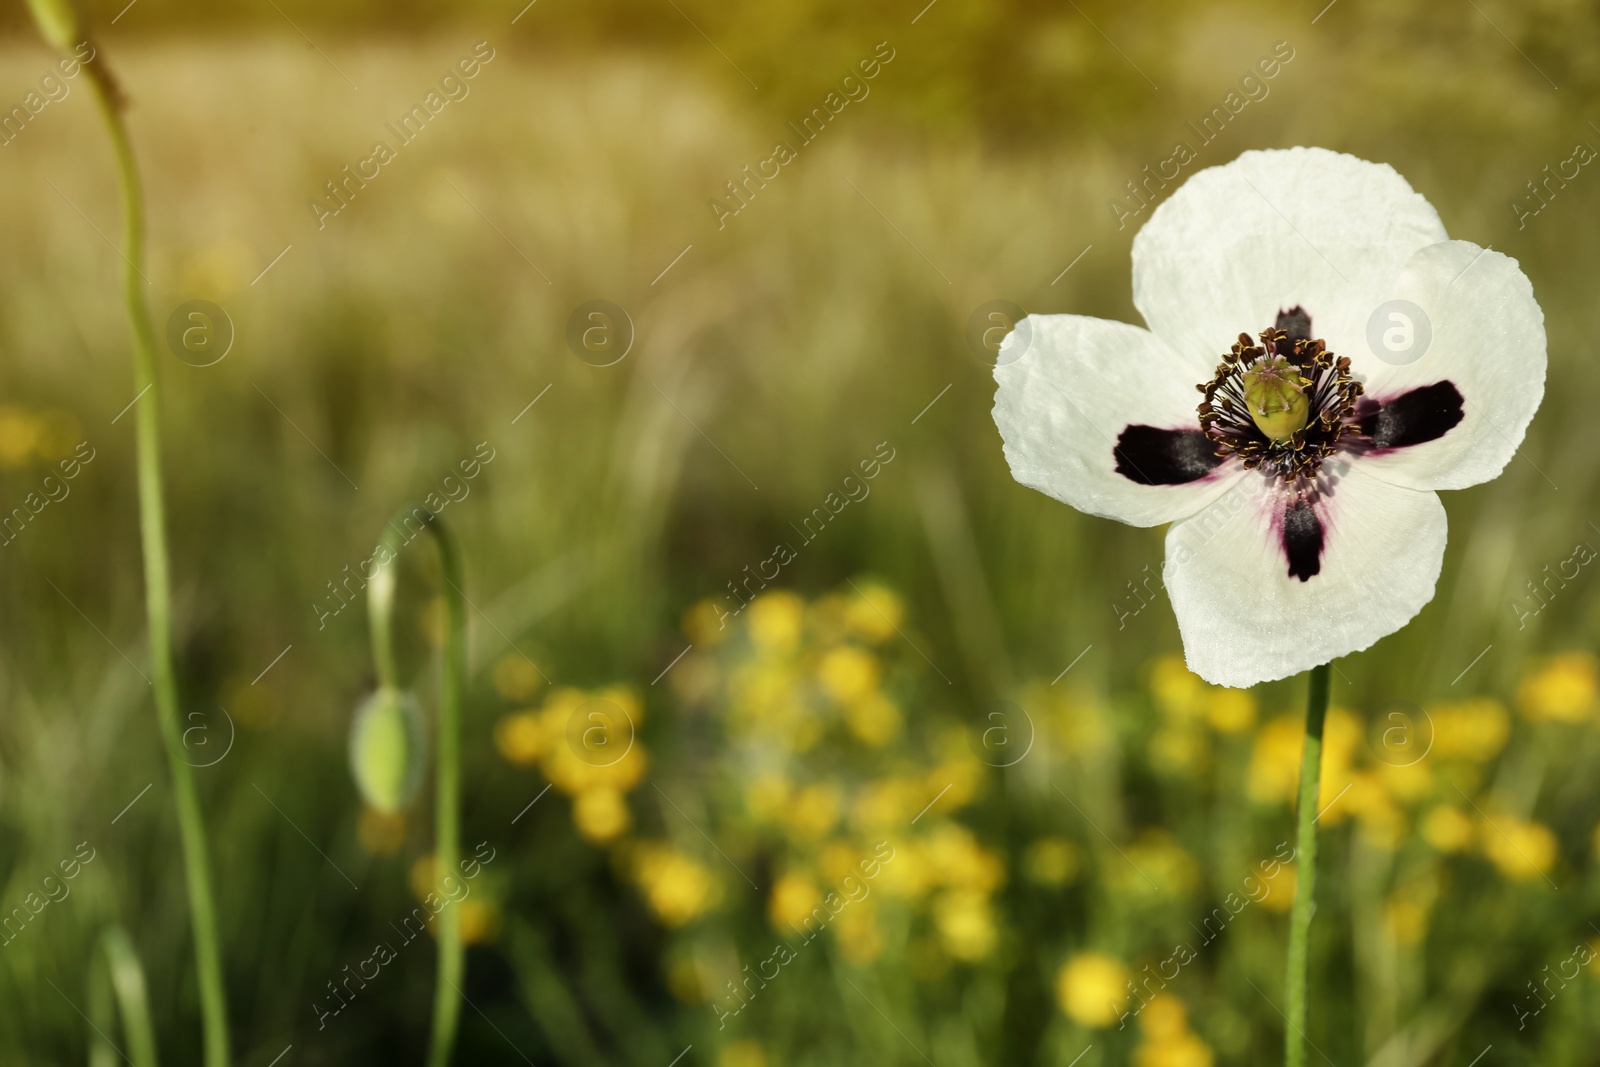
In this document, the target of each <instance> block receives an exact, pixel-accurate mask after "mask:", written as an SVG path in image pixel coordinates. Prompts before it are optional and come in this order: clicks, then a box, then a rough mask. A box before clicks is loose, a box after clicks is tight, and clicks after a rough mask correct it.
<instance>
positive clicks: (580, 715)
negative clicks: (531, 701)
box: [494, 686, 648, 845]
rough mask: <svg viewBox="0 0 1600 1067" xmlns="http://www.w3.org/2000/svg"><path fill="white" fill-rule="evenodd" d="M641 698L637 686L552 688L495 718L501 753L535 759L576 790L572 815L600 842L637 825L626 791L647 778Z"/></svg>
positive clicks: (517, 759) (525, 762)
mask: <svg viewBox="0 0 1600 1067" xmlns="http://www.w3.org/2000/svg"><path fill="white" fill-rule="evenodd" d="M643 718H644V705H643V704H642V703H641V702H640V700H639V697H638V695H637V694H636V693H634V692H633V690H631V689H629V688H627V687H625V686H612V687H610V688H607V689H599V690H595V691H594V692H586V691H584V690H581V689H572V688H561V689H556V690H553V691H552V692H551V693H550V694H549V695H548V696H547V697H546V698H545V701H544V704H543V705H542V706H540V707H538V708H528V709H524V710H521V711H514V712H512V713H510V714H509V715H506V716H504V717H503V718H502V719H501V720H500V722H499V723H498V724H496V726H495V732H494V739H495V745H496V746H497V747H498V748H499V749H500V754H501V755H503V756H504V757H505V758H506V759H507V760H508V761H510V762H511V763H512V764H514V765H516V766H518V767H537V768H539V770H540V772H541V773H542V774H543V775H544V777H545V779H546V780H547V781H549V782H550V784H551V785H553V786H555V788H557V789H559V790H560V791H561V792H563V793H565V794H566V795H567V796H569V797H571V798H572V821H573V823H574V824H576V826H577V828H578V832H579V833H581V834H582V835H583V836H584V837H586V838H587V839H589V840H590V841H592V842H594V843H595V844H597V845H604V844H609V843H610V842H612V841H615V840H616V839H618V838H619V837H621V836H622V835H623V834H625V833H626V832H627V831H628V830H629V828H630V827H631V826H632V825H633V817H632V814H631V813H630V812H629V810H628V804H627V801H626V799H625V797H626V794H627V793H628V791H629V790H631V789H632V788H633V787H634V786H636V785H638V784H639V782H640V781H641V780H643V778H644V772H645V767H646V766H647V763H648V760H647V757H646V755H645V751H644V746H643V745H642V744H641V743H640V742H639V739H638V736H637V734H638V728H639V723H640V722H641V721H642V719H643Z"/></svg>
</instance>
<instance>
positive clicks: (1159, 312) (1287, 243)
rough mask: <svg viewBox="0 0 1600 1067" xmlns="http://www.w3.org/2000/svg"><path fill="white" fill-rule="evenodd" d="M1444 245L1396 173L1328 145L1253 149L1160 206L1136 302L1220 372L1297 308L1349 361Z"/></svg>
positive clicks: (1141, 264)
mask: <svg viewBox="0 0 1600 1067" xmlns="http://www.w3.org/2000/svg"><path fill="white" fill-rule="evenodd" d="M1445 239H1446V235H1445V232H1444V224H1443V223H1441V222H1440V221H1439V215H1438V213H1437V212H1435V211H1434V210H1433V208H1432V207H1431V206H1430V205H1429V204H1428V202H1427V201H1426V200H1424V199H1423V198H1422V196H1421V195H1419V194H1418V193H1416V192H1414V191H1413V190H1412V188H1411V186H1410V185H1409V184H1407V183H1406V180H1405V179H1404V178H1402V177H1401V176H1400V175H1399V174H1396V173H1395V171H1394V169H1393V168H1392V167H1389V166H1387V165H1385V164H1380V163H1368V162H1366V161H1365V160H1361V159H1357V158H1356V157H1354V156H1349V155H1344V154H1342V153H1339V152H1330V151H1328V150H1327V149H1324V148H1292V149H1287V150H1278V151H1265V152H1246V153H1244V154H1243V155H1242V156H1240V157H1239V158H1238V159H1236V160H1234V161H1233V162H1231V163H1228V164H1225V165H1223V166H1220V167H1211V168H1209V169H1207V170H1203V171H1200V172H1199V173H1197V174H1196V175H1195V176H1194V177H1192V178H1190V179H1189V180H1188V181H1187V182H1185V183H1184V184H1183V186H1182V187H1181V188H1180V189H1178V191H1177V192H1175V193H1173V194H1172V196H1171V198H1169V199H1168V200H1167V201H1166V202H1165V203H1163V204H1162V205H1161V206H1160V207H1158V208H1156V210H1155V213H1154V214H1153V215H1151V217H1150V221H1149V222H1148V223H1147V224H1146V225H1145V227H1144V228H1143V229H1142V230H1140V231H1139V235H1138V237H1137V238H1136V239H1135V240H1134V242H1133V302H1134V305H1135V306H1136V307H1138V309H1139V311H1140V313H1141V314H1143V315H1144V319H1145V322H1147V323H1148V324H1149V325H1150V329H1151V330H1153V331H1154V332H1155V333H1157V334H1159V335H1160V336H1161V337H1162V338H1163V339H1164V340H1166V341H1167V343H1168V344H1170V345H1172V346H1173V347H1175V348H1177V349H1178V350H1179V351H1181V352H1184V353H1185V354H1189V355H1194V356H1197V357H1199V358H1201V359H1202V360H1203V361H1206V362H1209V363H1213V364H1214V363H1215V362H1217V360H1218V358H1219V357H1220V356H1221V355H1222V353H1223V352H1225V351H1227V349H1228V347H1229V346H1230V345H1231V344H1233V342H1234V340H1235V339H1236V338H1237V337H1238V336H1239V334H1240V333H1241V332H1242V333H1247V334H1249V335H1250V336H1251V337H1254V336H1255V335H1256V334H1258V333H1260V332H1261V331H1262V330H1264V329H1266V328H1267V327H1269V326H1271V325H1273V323H1274V322H1275V320H1276V318H1277V313H1278V312H1279V311H1283V310H1288V309H1290V308H1292V307H1294V306H1295V305H1297V304H1298V305H1300V306H1301V307H1303V308H1305V310H1306V311H1307V312H1309V313H1310V315H1311V333H1312V336H1313V337H1320V338H1322V339H1323V340H1325V341H1327V342H1328V347H1329V348H1331V349H1332V350H1333V351H1335V352H1341V353H1342V352H1345V351H1350V350H1353V345H1354V344H1355V343H1356V342H1357V341H1359V339H1360V336H1361V333H1362V331H1363V330H1364V329H1365V326H1366V320H1365V316H1366V315H1367V314H1368V313H1370V312H1371V310H1372V309H1373V308H1374V307H1376V306H1377V304H1378V302H1379V301H1378V300H1376V299H1374V297H1376V296H1377V295H1378V294H1379V293H1381V292H1383V291H1384V290H1386V289H1387V288H1388V287H1389V286H1390V285H1391V284H1392V283H1393V281H1394V279H1395V277H1396V276H1397V275H1399V273H1400V271H1401V269H1402V268H1403V267H1404V266H1405V263H1406V260H1408V259H1409V258H1410V257H1411V254H1412V253H1413V252H1415V251H1416V250H1417V249H1419V248H1422V247H1424V246H1426V245H1430V244H1435V243H1437V242H1439V241H1443V240H1445ZM1341 346H1343V347H1341Z"/></svg>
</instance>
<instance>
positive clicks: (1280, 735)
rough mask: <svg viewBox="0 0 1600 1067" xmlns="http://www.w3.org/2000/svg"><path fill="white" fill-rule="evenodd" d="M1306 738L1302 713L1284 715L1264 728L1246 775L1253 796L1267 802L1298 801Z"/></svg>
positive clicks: (1253, 750)
mask: <svg viewBox="0 0 1600 1067" xmlns="http://www.w3.org/2000/svg"><path fill="white" fill-rule="evenodd" d="M1305 738H1306V728H1305V722H1304V721H1303V720H1302V719H1300V718H1299V717H1298V716H1294V715H1282V716H1279V717H1278V718H1276V719H1273V720H1272V721H1271V722H1269V723H1267V724H1266V725H1264V726H1263V727H1261V730H1260V732H1258V733H1257V734H1256V739H1255V744H1254V746H1253V747H1252V749H1251V753H1250V770H1249V772H1248V774H1247V776H1246V777H1247V780H1248V783H1249V785H1248V789H1249V793H1250V799H1252V800H1257V801H1261V802H1263V803H1267V802H1273V801H1291V802H1292V801H1293V800H1294V798H1295V794H1296V792H1297V791H1298V789H1299V785H1300V751H1301V749H1302V748H1304V746H1305Z"/></svg>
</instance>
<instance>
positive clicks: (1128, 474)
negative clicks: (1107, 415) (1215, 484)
mask: <svg viewBox="0 0 1600 1067" xmlns="http://www.w3.org/2000/svg"><path fill="white" fill-rule="evenodd" d="M1111 454H1112V456H1113V457H1114V458H1115V459H1116V461H1117V473H1118V474H1120V475H1122V476H1123V477H1124V478H1127V479H1128V480H1129V481H1134V482H1138V483H1139V484H1140V485H1183V484H1184V483H1185V482H1192V481H1195V480H1196V479H1199V478H1204V477H1205V476H1206V475H1208V474H1210V473H1211V472H1212V471H1214V470H1216V469H1217V468H1218V467H1220V466H1221V465H1222V457H1221V456H1219V455H1217V446H1216V445H1215V444H1214V443H1213V442H1212V441H1211V439H1210V438H1208V437H1206V435H1205V434H1203V433H1201V432H1200V431H1199V430H1163V429H1161V428H1160V427H1159V426H1143V425H1138V426H1127V427H1124V428H1123V431H1122V432H1121V433H1120V434H1118V435H1117V444H1116V447H1115V448H1113V449H1112V450H1111Z"/></svg>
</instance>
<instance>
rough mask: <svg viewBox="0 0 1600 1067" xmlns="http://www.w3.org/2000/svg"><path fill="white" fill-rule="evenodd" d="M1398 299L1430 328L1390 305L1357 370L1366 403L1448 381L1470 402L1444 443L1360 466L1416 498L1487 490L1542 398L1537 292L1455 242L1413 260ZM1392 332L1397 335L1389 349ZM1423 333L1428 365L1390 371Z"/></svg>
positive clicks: (1379, 456)
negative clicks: (1417, 493)
mask: <svg viewBox="0 0 1600 1067" xmlns="http://www.w3.org/2000/svg"><path fill="white" fill-rule="evenodd" d="M1390 292H1391V294H1392V297H1393V298H1395V299H1401V300H1407V301H1410V302H1411V303H1412V304H1413V305H1415V307H1416V308H1418V309H1420V310H1421V312H1422V315H1423V316H1424V318H1423V319H1422V321H1421V322H1417V321H1412V320H1414V319H1416V318H1417V315H1416V313H1415V311H1413V310H1412V309H1410V308H1403V307H1402V308H1395V307H1393V306H1392V305H1385V310H1384V312H1383V313H1381V314H1380V316H1379V317H1380V318H1381V319H1384V321H1383V322H1380V323H1379V324H1378V329H1377V347H1376V351H1375V353H1374V352H1369V351H1368V347H1370V339H1369V346H1367V347H1363V348H1362V350H1361V351H1362V353H1363V354H1364V356H1363V358H1355V359H1353V360H1352V362H1353V363H1354V364H1355V369H1356V371H1357V372H1358V377H1361V378H1362V379H1363V383H1364V385H1365V387H1366V393H1367V399H1369V400H1374V401H1378V402H1380V403H1381V402H1382V401H1384V400H1389V399H1393V398H1395V397H1397V396H1400V395H1403V394H1404V393H1405V392H1406V391H1408V390H1411V389H1416V388H1418V387H1420V386H1425V385H1430V384H1433V383H1435V382H1441V381H1448V382H1450V383H1452V384H1453V385H1454V386H1455V387H1456V390H1457V391H1458V392H1459V393H1460V394H1461V396H1462V399H1463V401H1464V402H1463V404H1462V419H1461V422H1460V423H1459V424H1458V425H1456V426H1454V427H1452V428H1451V429H1449V430H1447V431H1446V432H1445V433H1444V435H1443V436H1442V437H1439V438H1437V439H1435V440H1431V441H1427V442H1426V443H1423V444H1416V445H1410V446H1407V447H1404V448H1397V449H1393V450H1391V451H1384V452H1378V453H1374V454H1372V455H1370V456H1366V457H1364V458H1363V459H1362V460H1361V462H1362V464H1363V465H1364V466H1365V467H1366V469H1367V470H1369V471H1371V472H1373V473H1374V474H1377V475H1378V476H1379V477H1381V478H1384V479H1387V480H1389V481H1392V482H1394V483H1396V484H1397V485H1407V486H1412V487H1414V488H1422V489H1463V488H1465V487H1467V486H1469V485H1477V484H1478V483H1479V482H1486V481H1488V480H1489V479H1490V478H1493V477H1495V476H1496V475H1498V474H1499V473H1500V472H1501V471H1502V470H1504V469H1505V466H1506V464H1507V463H1509V462H1511V457H1512V456H1513V455H1514V454H1515V453H1516V450H1517V448H1518V447H1519V446H1520V445H1521V444H1522V438H1523V435H1524V434H1525V433H1526V432H1527V430H1528V423H1529V422H1531V421H1532V420H1533V415H1534V412H1535V411H1537V410H1538V409H1539V402H1540V400H1542V399H1543V397H1544V378H1545V334H1544V312H1542V311H1540V310H1539V304H1538V301H1536V300H1535V299H1534V298H1533V286H1532V285H1531V284H1529V282H1528V279H1527V277H1526V276H1525V275H1524V274H1523V273H1522V271H1521V270H1520V269H1519V268H1518V266H1517V261H1516V260H1514V259H1512V258H1510V257H1509V256H1503V255H1501V254H1500V253H1499V252H1493V251H1490V250H1488V249H1484V248H1479V247H1478V246H1477V245H1475V244H1472V243H1470V242H1467V241H1447V242H1445V243H1443V244H1437V245H1430V246H1429V247H1427V248H1424V249H1422V250H1421V251H1419V252H1417V253H1416V254H1415V255H1413V256H1412V257H1411V259H1410V261H1409V262H1407V264H1406V267H1405V270H1404V271H1403V272H1402V273H1401V275H1400V279H1399V281H1398V282H1397V283H1396V284H1395V285H1394V287H1393V288H1392V289H1391V290H1390ZM1390 315H1399V316H1400V318H1397V319H1390V318H1388V316H1390ZM1384 327H1387V328H1388V329H1389V330H1393V331H1396V332H1394V333H1393V334H1392V336H1391V337H1390V339H1389V341H1388V342H1386V341H1385V339H1384V332H1385V330H1384ZM1421 331H1428V332H1430V333H1431V334H1432V337H1431V339H1430V340H1428V341H1427V347H1426V348H1425V349H1423V350H1422V355H1421V356H1420V357H1417V358H1415V361H1414V362H1410V363H1407V364H1404V365H1395V364H1393V363H1392V362H1387V361H1385V359H1384V357H1386V356H1387V357H1388V360H1393V359H1395V358H1397V357H1396V355H1395V353H1393V352H1391V351H1386V348H1388V347H1400V348H1401V349H1402V352H1404V349H1405V348H1407V347H1412V348H1413V350H1414V347H1420V344H1419V343H1420V342H1421V340H1422V336H1421ZM1335 351H1337V350H1335ZM1338 354H1340V355H1347V354H1350V353H1344V352H1340V353H1338ZM1405 355H1408V353H1405V354H1403V355H1402V356H1400V357H1398V358H1405Z"/></svg>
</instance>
